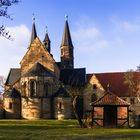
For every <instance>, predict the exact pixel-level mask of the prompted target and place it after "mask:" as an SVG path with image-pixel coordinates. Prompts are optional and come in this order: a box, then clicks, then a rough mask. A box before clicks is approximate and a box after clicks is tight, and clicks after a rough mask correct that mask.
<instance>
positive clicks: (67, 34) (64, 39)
mask: <svg viewBox="0 0 140 140" xmlns="http://www.w3.org/2000/svg"><path fill="white" fill-rule="evenodd" d="M61 46H71V47H73V44H72V40H71V35H70V30H69V25H68V16H67V15H66V16H65V27H64V33H63V37H62V42H61Z"/></svg>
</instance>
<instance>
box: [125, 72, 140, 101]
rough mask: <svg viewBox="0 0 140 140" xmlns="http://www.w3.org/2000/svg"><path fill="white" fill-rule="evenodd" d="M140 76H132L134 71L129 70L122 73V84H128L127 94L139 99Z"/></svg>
mask: <svg viewBox="0 0 140 140" xmlns="http://www.w3.org/2000/svg"><path fill="white" fill-rule="evenodd" d="M139 82H140V77H134V72H133V71H132V70H129V71H128V72H126V73H125V75H124V84H126V85H127V86H128V94H129V96H136V97H137V98H138V100H139V101H140V98H139V96H140V88H139Z"/></svg>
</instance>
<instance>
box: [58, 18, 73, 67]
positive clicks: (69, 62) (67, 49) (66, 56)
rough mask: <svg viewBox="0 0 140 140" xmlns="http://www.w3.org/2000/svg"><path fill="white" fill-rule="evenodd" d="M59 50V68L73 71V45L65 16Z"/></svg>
mask: <svg viewBox="0 0 140 140" xmlns="http://www.w3.org/2000/svg"><path fill="white" fill-rule="evenodd" d="M60 48H61V68H62V69H73V68H74V57H73V44H72V39H71V34H70V30H69V25H68V16H67V15H66V16H65V26H64V32H63V37H62V42H61V47H60Z"/></svg>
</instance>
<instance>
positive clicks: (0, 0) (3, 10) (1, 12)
mask: <svg viewBox="0 0 140 140" xmlns="http://www.w3.org/2000/svg"><path fill="white" fill-rule="evenodd" d="M17 3H19V0H0V16H1V17H5V18H8V19H11V20H12V18H11V16H10V14H9V13H8V8H9V7H10V6H12V5H13V4H17ZM0 36H3V37H5V38H7V39H12V38H11V35H10V34H9V31H7V30H6V28H5V26H4V25H2V26H0Z"/></svg>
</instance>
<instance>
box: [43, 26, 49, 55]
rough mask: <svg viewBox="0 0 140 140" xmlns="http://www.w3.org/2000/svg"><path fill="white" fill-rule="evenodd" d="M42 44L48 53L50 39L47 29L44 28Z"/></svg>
mask: <svg viewBox="0 0 140 140" xmlns="http://www.w3.org/2000/svg"><path fill="white" fill-rule="evenodd" d="M46 28H47V27H46ZM43 44H44V46H45V48H46V49H47V51H48V52H49V53H50V52H51V41H50V38H49V35H48V31H47V29H46V35H45V38H44V40H43Z"/></svg>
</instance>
